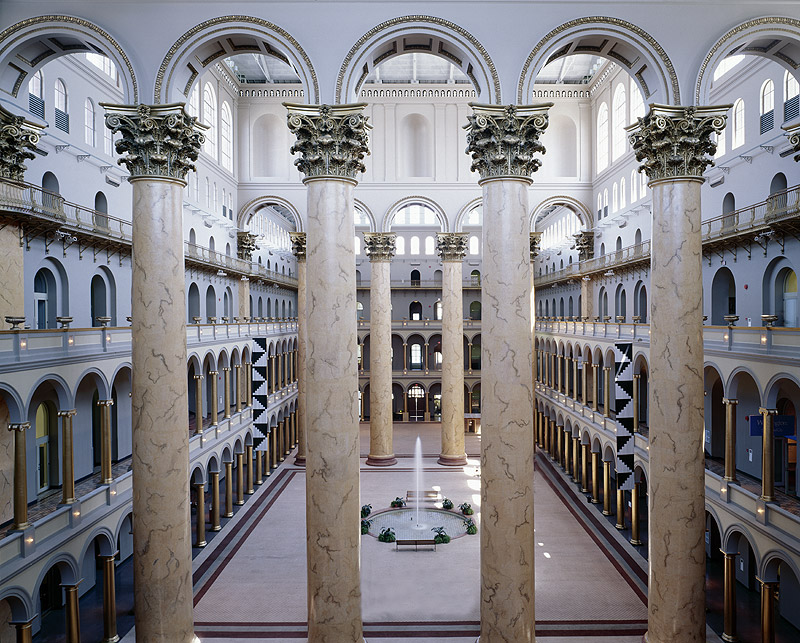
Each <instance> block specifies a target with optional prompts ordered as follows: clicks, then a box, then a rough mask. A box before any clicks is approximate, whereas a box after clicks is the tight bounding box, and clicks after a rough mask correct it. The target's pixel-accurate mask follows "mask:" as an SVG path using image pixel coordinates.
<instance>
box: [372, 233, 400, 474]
mask: <svg viewBox="0 0 800 643" xmlns="http://www.w3.org/2000/svg"><path fill="white" fill-rule="evenodd" d="M396 238H397V235H396V234H394V233H392V232H385V233H381V232H373V233H364V248H365V251H366V253H367V256H368V257H369V262H370V268H371V271H372V278H371V281H370V286H369V335H370V346H371V347H372V350H371V351H370V354H369V457H368V458H367V464H369V465H371V466H373V467H388V466H391V465H393V464H397V459H396V458H395V457H394V449H393V447H392V350H391V348H392V289H391V277H390V272H391V271H390V268H391V266H392V257H394V251H395V248H394V242H395V239H396Z"/></svg>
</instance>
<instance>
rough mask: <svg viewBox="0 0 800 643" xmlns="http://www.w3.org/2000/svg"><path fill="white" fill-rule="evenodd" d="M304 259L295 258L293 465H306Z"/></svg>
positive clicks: (305, 299)
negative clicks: (295, 441) (295, 363)
mask: <svg viewBox="0 0 800 643" xmlns="http://www.w3.org/2000/svg"><path fill="white" fill-rule="evenodd" d="M306 302H307V297H306V258H305V249H304V251H303V258H302V260H301V259H300V257H299V256H298V258H297V318H298V323H297V455H296V456H295V459H294V463H295V464H296V465H298V466H305V464H306V405H307V402H306V380H307V377H308V375H307V372H306V343H307V341H306Z"/></svg>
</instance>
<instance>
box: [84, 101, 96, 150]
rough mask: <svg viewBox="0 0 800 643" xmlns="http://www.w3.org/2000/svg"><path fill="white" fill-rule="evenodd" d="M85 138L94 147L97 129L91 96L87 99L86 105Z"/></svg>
mask: <svg viewBox="0 0 800 643" xmlns="http://www.w3.org/2000/svg"><path fill="white" fill-rule="evenodd" d="M83 111H84V118H83V122H84V128H83V129H84V139H85V140H86V144H87V145H89V146H91V147H94V144H95V129H94V103H93V102H92V100H91V99H90V98H87V99H86V105H85V107H84V110H83Z"/></svg>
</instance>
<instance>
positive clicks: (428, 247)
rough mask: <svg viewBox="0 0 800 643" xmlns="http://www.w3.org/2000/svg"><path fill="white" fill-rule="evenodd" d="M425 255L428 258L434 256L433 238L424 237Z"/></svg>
mask: <svg viewBox="0 0 800 643" xmlns="http://www.w3.org/2000/svg"><path fill="white" fill-rule="evenodd" d="M425 254H426V255H429V256H430V255H434V254H436V250H435V245H434V243H433V237H431V236H427V237H425Z"/></svg>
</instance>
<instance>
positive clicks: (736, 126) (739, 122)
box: [731, 98, 744, 150]
mask: <svg viewBox="0 0 800 643" xmlns="http://www.w3.org/2000/svg"><path fill="white" fill-rule="evenodd" d="M742 145H744V101H743V100H742V99H741V98H740V99H738V100H737V101H736V102H735V103H734V104H733V140H732V141H731V149H734V150H735V149H736V148H737V147H740V146H742Z"/></svg>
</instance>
